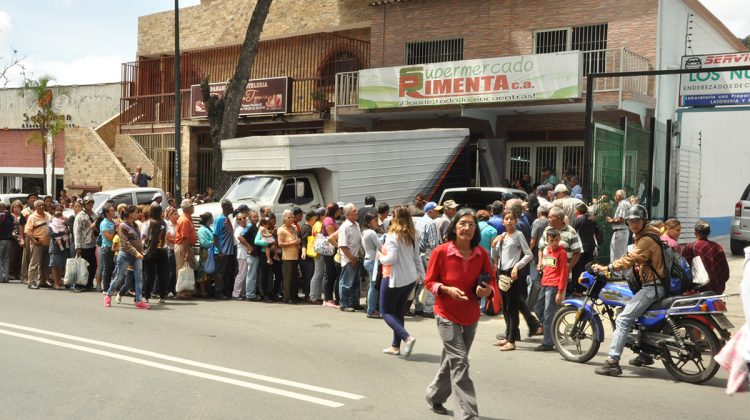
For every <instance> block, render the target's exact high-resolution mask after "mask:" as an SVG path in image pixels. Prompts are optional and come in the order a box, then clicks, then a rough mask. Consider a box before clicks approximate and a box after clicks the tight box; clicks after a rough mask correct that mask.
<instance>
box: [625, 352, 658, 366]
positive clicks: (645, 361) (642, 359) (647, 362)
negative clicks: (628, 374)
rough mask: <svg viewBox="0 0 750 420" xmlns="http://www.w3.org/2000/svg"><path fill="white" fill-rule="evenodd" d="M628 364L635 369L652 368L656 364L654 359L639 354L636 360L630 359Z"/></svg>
mask: <svg viewBox="0 0 750 420" xmlns="http://www.w3.org/2000/svg"><path fill="white" fill-rule="evenodd" d="M628 364H629V365H630V366H635V367H643V366H651V365H653V364H654V358H653V357H651V356H649V355H647V354H639V355H638V356H635V358H633V359H630V361H628Z"/></svg>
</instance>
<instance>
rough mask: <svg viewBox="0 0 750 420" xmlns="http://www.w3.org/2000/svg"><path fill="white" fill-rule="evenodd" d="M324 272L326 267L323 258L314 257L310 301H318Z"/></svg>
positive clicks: (321, 290)
mask: <svg viewBox="0 0 750 420" xmlns="http://www.w3.org/2000/svg"><path fill="white" fill-rule="evenodd" d="M325 271H326V265H325V262H324V261H323V256H322V255H318V256H317V257H315V271H314V272H313V275H312V278H311V279H310V299H312V300H317V299H320V297H321V295H322V293H323V274H324V273H325Z"/></svg>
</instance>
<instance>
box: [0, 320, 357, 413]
mask: <svg viewBox="0 0 750 420" xmlns="http://www.w3.org/2000/svg"><path fill="white" fill-rule="evenodd" d="M0 334H5V335H9V336H12V337H18V338H24V339H27V340H32V341H37V342H40V343H45V344H51V345H53V346H59V347H64V348H68V349H72V350H78V351H82V352H86V353H91V354H96V355H99V356H104V357H110V358H112V359H119V360H124V361H126V362H131V363H136V364H139V365H144V366H149V367H153V368H157V369H162V370H166V371H170V372H175V373H181V374H183V375H188V376H195V377H197V378H203V379H208V380H211V381H216V382H223V383H225V384H230V385H236V386H240V387H243V388H249V389H254V390H256V391H262V392H267V393H270V394H275V395H280V396H282V397H287V398H294V399H296V400H300V401H306V402H309V403H313V404H319V405H324V406H326V407H332V408H338V407H342V406H343V405H344V404H341V403H339V402H336V401H330V400H325V399H322V398H317V397H311V396H308V395H304V394H298V393H296V392H292V391H285V390H283V389H278V388H273V387H270V386H265V385H259V384H254V383H251V382H246V381H240V380H238V379H231V378H225V377H223V376H218V375H213V374H210V373H204V372H199V371H197V370H191V369H183V368H180V367H176V366H170V365H165V364H163V363H157V362H152V361H150V360H145V359H139V358H137V357H131V356H126V355H123V354H118V353H112V352H109V351H105V350H99V349H93V348H90V347H84V346H79V345H78V344H71V343H65V342H62V341H57V340H51V339H49V338H44V337H37V336H33V335H28V334H23V333H19V332H15V331H9V330H3V329H0Z"/></svg>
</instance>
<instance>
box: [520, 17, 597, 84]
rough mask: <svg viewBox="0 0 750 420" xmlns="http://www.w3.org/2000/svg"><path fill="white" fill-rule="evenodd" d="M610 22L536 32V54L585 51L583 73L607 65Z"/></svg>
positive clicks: (594, 71) (593, 71)
mask: <svg viewBox="0 0 750 420" xmlns="http://www.w3.org/2000/svg"><path fill="white" fill-rule="evenodd" d="M607 29H608V24H606V23H603V24H600V25H587V26H574V27H570V28H558V29H550V30H544V31H536V32H534V54H545V53H554V52H561V51H573V50H580V51H583V75H584V76H585V75H587V74H589V73H598V72H603V71H604V70H605V67H606V56H607V52H606V50H607Z"/></svg>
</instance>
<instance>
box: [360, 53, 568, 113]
mask: <svg viewBox="0 0 750 420" xmlns="http://www.w3.org/2000/svg"><path fill="white" fill-rule="evenodd" d="M581 68H582V59H581V53H580V51H568V52H562V53H554V54H535V55H522V56H514V57H498V58H485V59H478V60H464V61H453V62H445V63H432V64H417V65H412V66H400V67H383V68H376V69H367V70H360V71H359V108H360V109H378V108H399V107H410V106H427V105H457V104H481V103H487V104H489V103H497V102H521V101H538V100H544V99H567V98H578V97H580V96H581Z"/></svg>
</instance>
